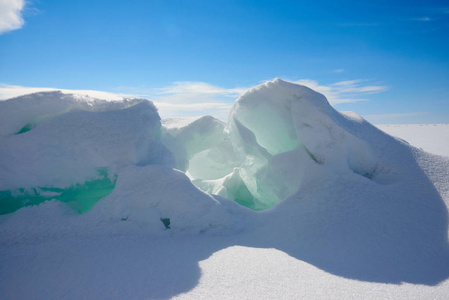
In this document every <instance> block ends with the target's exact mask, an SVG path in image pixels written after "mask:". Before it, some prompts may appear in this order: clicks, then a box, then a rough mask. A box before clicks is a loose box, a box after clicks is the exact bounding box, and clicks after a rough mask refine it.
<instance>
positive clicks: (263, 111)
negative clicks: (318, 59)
mask: <svg viewBox="0 0 449 300" xmlns="http://www.w3.org/2000/svg"><path fill="white" fill-rule="evenodd" d="M0 114H1V118H0V122H1V123H0V124H1V126H0V128H1V130H0V132H1V137H0V139H1V140H0V141H1V143H0V192H2V193H9V194H8V197H9V198H5V196H4V195H5V194H1V193H0V197H3V198H2V199H1V200H2V201H5V199H9V200H11V198H12V199H13V200H14V199H16V198H20V197H22V198H20V199H22V200H24V199H25V200H26V199H28V198H32V195H34V196H36V197H40V199H41V200H39V201H40V202H41V203H40V204H38V205H32V206H29V205H28V204H29V203H28V204H27V203H26V201H25V200H24V201H25V203H22V204H23V205H25V207H22V208H20V209H18V210H17V211H15V212H12V213H7V214H4V215H0V298H2V299H124V298H126V299H168V298H176V299H279V298H281V299H298V298H332V299H360V298H366V299H379V298H394V299H413V298H415V299H422V298H433V299H445V298H447V294H448V293H449V280H448V278H449V244H448V209H447V207H448V205H449V181H448V180H449V158H448V157H445V156H439V155H436V154H431V153H428V152H425V151H422V150H420V149H419V148H416V147H413V146H412V145H416V146H418V147H422V148H424V149H426V150H427V149H433V150H432V151H433V152H438V151H439V150H438V149H448V146H449V144H448V142H449V141H448V139H447V138H445V137H447V134H446V131H445V130H446V127H444V125H441V126H434V128H432V132H433V133H432V134H433V136H434V137H435V136H438V137H440V138H438V143H439V144H438V145H439V146H435V147H433V148H426V147H427V146H426V145H430V144H431V143H430V142H429V143H427V142H426V141H425V140H424V139H421V138H420V137H419V135H420V134H425V133H424V132H423V131H418V130H415V128H407V129H405V130H403V132H410V131H414V132H415V136H412V138H413V137H414V138H415V140H410V143H411V144H412V145H410V144H409V143H407V142H404V141H402V140H401V139H398V138H394V137H392V136H390V135H388V134H386V133H384V132H383V131H381V130H379V129H378V128H376V127H375V126H373V125H371V124H369V123H368V122H366V121H365V120H364V119H363V118H361V117H360V116H358V115H356V114H354V113H340V112H337V111H336V110H334V109H333V108H332V107H331V106H330V105H329V104H328V102H327V100H326V98H325V97H324V96H322V95H321V94H318V93H316V92H314V91H313V90H310V89H308V88H306V87H304V86H300V85H296V84H291V83H288V82H285V81H282V80H280V79H276V80H273V81H270V82H267V83H265V84H262V85H260V86H258V87H255V88H253V89H251V90H249V91H248V92H247V93H245V94H244V95H242V96H241V97H240V98H239V99H238V100H237V101H236V102H235V104H234V106H233V108H232V110H231V113H230V117H229V120H228V122H227V123H223V122H221V121H219V120H217V119H214V118H212V117H208V116H206V117H202V118H198V119H187V120H186V119H184V120H177V119H172V120H162V121H161V120H160V117H159V115H158V113H157V111H156V109H155V107H154V105H152V103H151V102H150V101H148V100H145V99H124V100H120V101H112V102H111V101H102V100H99V99H93V98H88V97H80V96H76V95H67V94H63V93H60V92H49V93H38V94H32V95H28V96H23V97H18V98H14V99H11V100H7V101H4V102H0ZM28 125H29V126H28ZM410 127H413V126H410ZM23 128H25V129H24V130H22V129H23ZM395 128H396V127H395ZM396 135H399V136H400V137H402V138H404V137H405V139H407V138H408V137H407V136H405V134H402V133H401V132H398V131H396ZM441 137H443V138H441ZM426 138H430V137H429V136H426ZM419 143H422V144H419ZM435 149H437V150H438V151H436V150H435ZM429 151H430V150H429ZM432 151H431V152H432ZM437 154H444V153H442V152H438V153H437ZM68 170H69V171H68ZM102 172H103V173H102ZM105 172H106V173H105ZM106 186H111V188H110V189H109V190H108V189H106V188H105V187H106ZM197 187H199V188H201V189H202V190H203V191H202V190H200V189H198V188H197ZM98 190H100V191H105V190H106V191H107V193H106V195H103V194H101V196H98V197H97V198H98V199H93V200H89V203H90V204H92V205H93V207H92V208H91V209H90V210H88V211H86V212H84V211H81V212H84V213H82V214H79V212H80V211H78V212H77V211H75V210H73V209H72V208H73V207H74V205H75V204H80V203H81V202H82V201H81V200H80V199H78V198H79V197H80V196H79V195H92V194H96V193H97V191H98ZM68 191H71V192H72V194H70V195H71V196H70V197H72V198H74V199H71V200H70V201H68V202H67V203H68V204H69V205H66V203H63V202H64V201H58V200H51V199H53V198H56V199H59V198H58V197H61V196H60V195H66V194H67V193H68ZM204 191H208V192H210V194H208V193H205V192H204ZM211 194H212V195H211ZM2 195H3V196H2ZM18 195H20V197H18ZM73 195H75V196H73ZM98 195H100V194H98ZM14 197H16V198H14ZM100 198H101V199H100ZM9 200H8V201H9ZM59 200H61V199H59ZM232 200H235V201H232ZM239 204H242V205H239ZM1 205H5V204H4V203H1ZM244 206H246V207H244ZM247 207H249V208H252V209H249V208H247ZM86 210H87V209H86ZM257 210H262V211H257Z"/></svg>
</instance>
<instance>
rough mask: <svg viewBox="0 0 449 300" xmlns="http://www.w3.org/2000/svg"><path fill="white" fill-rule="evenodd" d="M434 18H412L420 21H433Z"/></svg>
mask: <svg viewBox="0 0 449 300" xmlns="http://www.w3.org/2000/svg"><path fill="white" fill-rule="evenodd" d="M433 20H434V19H431V18H429V17H421V18H415V19H413V21H420V22H429V21H433Z"/></svg>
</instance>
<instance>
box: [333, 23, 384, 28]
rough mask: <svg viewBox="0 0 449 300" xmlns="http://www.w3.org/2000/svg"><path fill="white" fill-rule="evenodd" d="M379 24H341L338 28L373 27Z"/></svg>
mask: <svg viewBox="0 0 449 300" xmlns="http://www.w3.org/2000/svg"><path fill="white" fill-rule="evenodd" d="M378 25H379V23H339V24H337V26H340V27H372V26H378Z"/></svg>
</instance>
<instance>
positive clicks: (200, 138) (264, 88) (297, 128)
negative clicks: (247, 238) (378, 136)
mask: <svg viewBox="0 0 449 300" xmlns="http://www.w3.org/2000/svg"><path fill="white" fill-rule="evenodd" d="M356 119H357V118H352V119H351V118H350V117H348V116H344V115H342V114H340V113H338V112H337V111H335V110H334V109H333V108H332V107H331V106H330V105H329V103H328V102H327V100H326V98H325V97H324V96H323V95H321V94H319V93H317V92H315V91H313V90H311V89H309V88H307V87H305V86H301V85H298V84H292V83H288V82H285V81H283V80H280V79H276V80H273V81H270V82H267V83H265V84H262V85H260V86H258V87H255V88H253V89H251V90H249V91H248V92H247V93H245V94H244V95H242V96H241V97H240V98H239V99H238V100H237V101H236V102H235V104H234V106H233V107H232V109H231V112H230V114H229V119H228V122H227V124H226V126H224V127H223V126H222V124H221V123H219V122H218V121H216V120H213V119H211V118H203V119H199V120H196V121H194V122H192V123H190V124H188V125H186V126H184V127H182V128H175V129H173V128H172V129H166V134H165V138H163V142H164V143H165V144H166V145H167V147H168V148H170V149H171V150H172V152H173V153H175V157H176V160H177V167H178V168H179V169H180V170H183V171H187V174H188V175H189V176H190V177H191V178H192V180H193V182H194V184H195V185H197V186H198V187H199V188H200V189H202V190H204V191H207V192H208V193H212V194H218V195H220V196H224V197H228V198H229V199H232V200H234V201H236V202H238V203H240V204H242V205H244V206H247V207H250V208H252V209H255V210H263V209H267V208H270V207H272V206H274V205H276V204H277V203H279V202H280V201H283V200H284V199H286V198H288V197H289V196H292V195H293V194H295V193H296V192H297V191H298V190H299V189H301V186H302V185H303V182H304V178H306V177H308V176H309V177H313V176H314V175H313V174H322V172H323V171H324V172H325V173H326V172H328V173H329V172H337V173H341V174H344V173H349V174H357V175H360V176H363V177H365V178H368V179H370V180H374V181H376V182H378V183H389V182H391V180H394V177H395V176H394V175H393V176H392V174H394V173H395V172H394V171H392V170H391V168H390V167H389V166H388V164H385V163H384V162H382V160H381V159H380V157H379V155H378V154H376V153H375V151H374V150H373V147H372V145H370V143H369V142H368V141H366V140H365V138H364V137H363V136H361V135H360V134H358V133H357V128H359V127H360V126H354V122H359V123H360V122H362V123H363V122H364V121H363V119H360V118H359V119H358V120H356ZM175 123H176V122H175ZM382 174H389V175H386V176H383V175H382Z"/></svg>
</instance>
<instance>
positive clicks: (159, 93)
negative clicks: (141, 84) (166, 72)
mask: <svg viewBox="0 0 449 300" xmlns="http://www.w3.org/2000/svg"><path fill="white" fill-rule="evenodd" d="M122 90H124V91H125V92H130V93H132V94H134V95H139V96H140V97H145V98H148V99H150V100H152V101H153V102H154V104H155V105H156V106H157V107H158V109H159V113H160V114H161V116H162V117H163V118H168V117H177V116H188V117H191V116H192V117H193V116H204V115H212V116H214V117H216V118H219V119H222V120H226V119H227V117H228V112H229V109H230V108H231V106H232V104H233V103H234V101H235V100H236V99H237V98H238V97H239V96H240V95H242V94H243V93H244V92H245V91H247V90H248V88H223V87H219V86H215V85H212V84H209V83H206V82H197V81H177V82H173V83H172V84H171V85H169V86H167V87H162V88H153V89H145V88H141V89H136V88H122Z"/></svg>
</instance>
